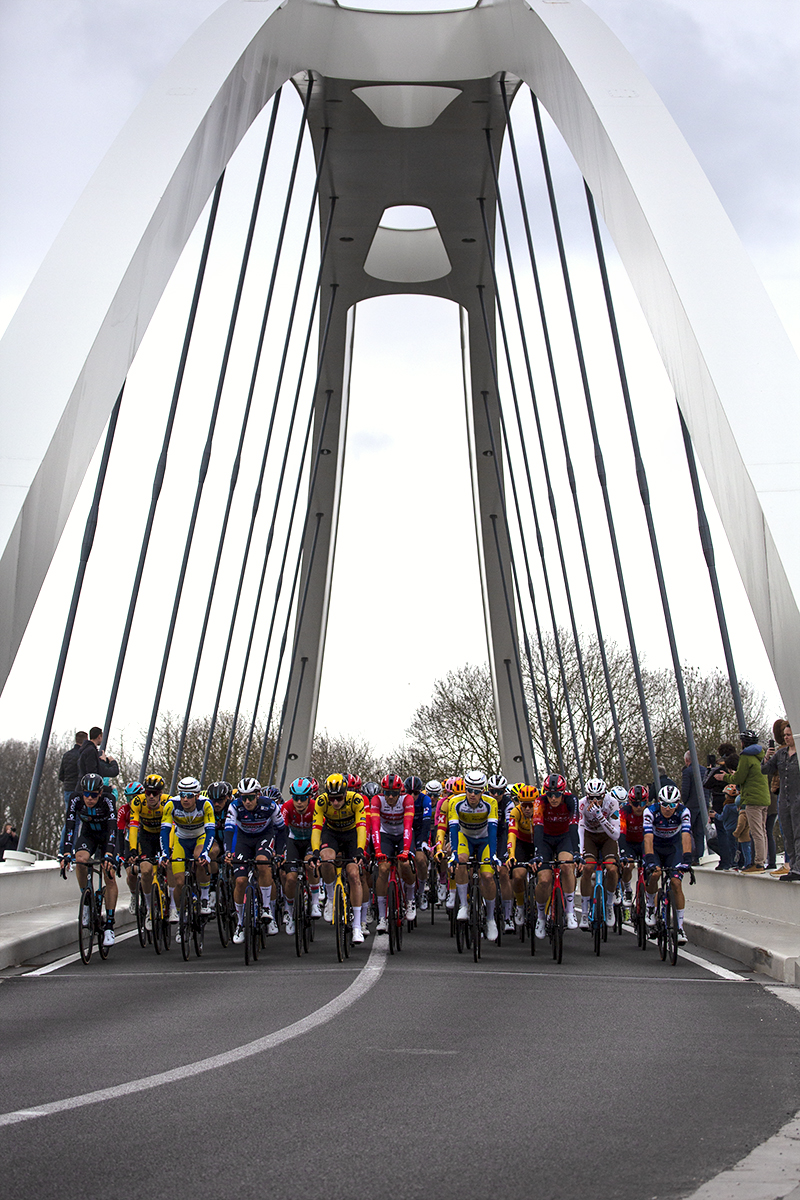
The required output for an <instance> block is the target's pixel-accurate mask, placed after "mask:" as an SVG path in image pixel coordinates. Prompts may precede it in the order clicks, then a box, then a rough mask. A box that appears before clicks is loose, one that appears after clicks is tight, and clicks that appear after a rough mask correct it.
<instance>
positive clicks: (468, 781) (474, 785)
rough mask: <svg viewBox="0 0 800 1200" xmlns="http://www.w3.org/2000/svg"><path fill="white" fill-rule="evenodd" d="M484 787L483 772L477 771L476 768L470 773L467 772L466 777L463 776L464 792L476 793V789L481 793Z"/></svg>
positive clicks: (484, 777)
mask: <svg viewBox="0 0 800 1200" xmlns="http://www.w3.org/2000/svg"><path fill="white" fill-rule="evenodd" d="M485 787H486V776H485V774H484V773H483V771H480V770H478V768H477V767H474V768H473V769H472V770H471V771H467V773H466V775H465V776H464V788H465V790H466V791H470V790H471V791H473V792H474V791H477V790H478V788H480V790H481V791H483V789H484V788H485Z"/></svg>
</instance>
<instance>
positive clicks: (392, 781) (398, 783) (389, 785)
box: [381, 772, 403, 792]
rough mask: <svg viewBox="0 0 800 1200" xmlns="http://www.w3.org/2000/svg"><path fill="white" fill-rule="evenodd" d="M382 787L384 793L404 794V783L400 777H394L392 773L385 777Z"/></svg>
mask: <svg viewBox="0 0 800 1200" xmlns="http://www.w3.org/2000/svg"><path fill="white" fill-rule="evenodd" d="M381 787H382V788H383V790H384V792H402V790H403V781H402V779H401V778H400V776H399V775H393V774H391V772H390V773H389V774H388V775H384V777H383V779H382V780H381Z"/></svg>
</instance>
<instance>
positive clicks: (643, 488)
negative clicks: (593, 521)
mask: <svg viewBox="0 0 800 1200" xmlns="http://www.w3.org/2000/svg"><path fill="white" fill-rule="evenodd" d="M583 186H584V191H585V192H586V203H587V206H588V208H589V220H590V221H591V225H592V236H593V238H594V244H595V249H596V251H597V263H598V266H599V268H600V278H601V280H602V283H603V295H604V296H605V301H606V309H607V311H608V323H609V326H610V329H611V339H612V341H613V343H614V356H615V358H616V360H617V372H618V374H619V383H620V389H621V391H622V400H623V404H624V405H625V416H626V418H627V421H628V431H629V433H630V437H631V446H632V447H633V458H634V464H635V467H636V479H637V482H638V484H639V495H640V497H641V501H642V507H643V508H644V515H645V520H646V522H647V534H648V537H649V538H650V549H651V552H652V555H653V565H654V567H655V569H656V578H657V580H658V592H659V596H660V597H661V607H662V609H663V611H664V624H665V626H666V629H667V639H668V641H669V650H670V654H671V656H672V669H673V671H674V673H675V683H676V685H677V688H678V699H679V702H680V707H681V716H682V717H683V725H684V729H685V731H686V741H687V743H688V745H689V753H690V755H691V759H692V775H693V777H694V786H695V790H696V791H697V796H698V801H699V803H700V809H701V812H702V813H703V820H704V823H705V824H707V823H708V809H707V807H706V802H705V794H704V792H703V777H702V775H701V773H700V760H699V758H698V757H697V745H696V743H695V739H694V729H693V728H692V718H691V714H690V713H689V702H688V700H687V698H686V686H685V683H684V679H683V668H682V667H681V660H680V655H679V653H678V643H677V640H676V638H675V625H674V622H673V620H672V609H671V607H670V603H669V596H668V594H667V585H666V581H665V579H664V568H663V564H662V562H661V550H660V548H659V545H658V534H657V533H656V526H655V521H654V520H653V509H652V506H651V504H650V488H649V486H648V483H647V472H646V470H645V465H644V460H643V458H642V450H641V446H640V444H639V432H638V430H637V428H636V418H635V416H634V412H633V405H632V403H631V393H630V388H629V387H628V373H627V371H626V369H625V360H624V358H623V356H622V343H621V342H620V338H619V327H618V325H617V317H616V313H615V311H614V300H613V297H612V295H611V286H610V284H609V280H608V269H607V267H606V256H605V252H604V250H603V239H602V237H601V235H600V226H599V224H598V221H597V210H596V208H595V204H594V198H593V196H592V193H591V192H590V191H589V188H588V185H587V184H586V183H585V182H584V185H583ZM741 728H744V726H742V727H741ZM654 778H655V779H656V780H658V775H655V776H654Z"/></svg>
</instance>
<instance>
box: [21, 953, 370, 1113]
mask: <svg viewBox="0 0 800 1200" xmlns="http://www.w3.org/2000/svg"><path fill="white" fill-rule="evenodd" d="M387 949H388V945H387V942H386V941H385V940H380V941H379V940H377V939H376V940H375V942H374V943H373V946H372V950H371V951H370V956H369V958H368V959H367V961H366V963H365V964H364V966H363V968H362V969H361V971H360V972H359V974H358V976H357V977H356V978H355V979H354V980H353V982H352V983H351V984H350V986H349V987H347V988H345V990H344V991H343V992H341V993H340V994H339V995H338V996H336V997H335V998H334V999H333V1000H329V1001H328V1003H327V1004H323V1006H322V1007H321V1008H318V1009H316V1011H315V1012H312V1013H310V1014H309V1015H308V1016H307V1017H303V1018H302V1020H300V1021H294V1022H293V1023H292V1024H291V1025H286V1026H285V1027H284V1028H283V1029H278V1030H277V1031H276V1032H275V1033H270V1034H268V1035H267V1036H266V1037H262V1038H257V1039H256V1040H255V1041H254V1042H247V1043H246V1044H245V1045H244V1046H237V1047H235V1048H234V1049H233V1050H226V1051H225V1052H224V1053H223V1054H214V1055H212V1056H211V1057H210V1058H202V1059H200V1060H199V1061H198V1062H193V1063H187V1064H186V1065H185V1066H183V1067H174V1068H173V1069H172V1070H171V1071H160V1072H159V1073H158V1074H157V1075H146V1076H144V1078H142V1079H132V1080H130V1082H128V1083H121V1084H117V1085H116V1086H115V1087H107V1088H100V1089H99V1090H98V1091H96V1092H86V1093H84V1094H83V1095H81V1096H70V1097H68V1098H67V1099H66V1100H55V1101H54V1102H53V1103H51V1104H38V1105H35V1106H33V1107H30V1108H20V1109H17V1110H16V1111H15V1112H8V1113H2V1114H0V1127H2V1126H4V1125H18V1124H20V1123H21V1122H23V1121H33V1120H36V1119H37V1118H38V1117H49V1116H53V1115H54V1114H55V1113H61V1112H66V1111H68V1110H70V1109H75V1108H85V1107H86V1106H87V1105H90V1104H102V1103H103V1102H104V1101H106V1100H117V1099H119V1098H120V1097H121V1096H131V1095H133V1094H134V1093H136V1092H144V1091H148V1090H149V1089H150V1088H156V1087H163V1086H164V1085H165V1084H168V1083H178V1082H180V1081H181V1080H183V1079H190V1078H192V1077H193V1076H195V1075H202V1074H204V1073H205V1072H206V1071H215V1070H216V1069H217V1068H218V1067H229V1066H230V1065H231V1063H236V1062H241V1060H242V1059H244V1058H252V1057H253V1055H255V1054H263V1053H264V1052H265V1051H266V1050H272V1049H274V1048H275V1046H280V1045H281V1044H282V1043H283V1042H288V1041H290V1040H291V1039H292V1038H296V1037H300V1036H301V1035H302V1034H304V1033H310V1032H311V1030H312V1029H316V1028H317V1027H318V1026H319V1025H324V1024H325V1023H326V1022H328V1021H332V1020H333V1019H334V1017H338V1016H339V1014H340V1013H342V1012H344V1010H345V1009H346V1008H349V1007H350V1005H351V1004H355V1002H356V1000H360V999H361V997H362V996H363V995H365V994H366V993H367V992H368V991H369V990H370V988H372V987H374V985H375V984H376V983H377V982H378V980H379V979H380V977H381V975H382V974H383V969H384V967H385V966H386V952H387Z"/></svg>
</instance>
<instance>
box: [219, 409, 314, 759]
mask: <svg viewBox="0 0 800 1200" xmlns="http://www.w3.org/2000/svg"><path fill="white" fill-rule="evenodd" d="M332 395H333V389H332V388H328V389H327V390H326V393H325V396H326V400H325V408H324V410H323V413H322V421H321V423H320V428H319V439H318V443H317V451H316V454H315V456H314V463H313V466H312V469H311V477H310V480H309V484H308V492H309V495H311V493H312V492H313V491H314V486H315V484H316V482H317V471H318V469H319V460H320V455H321V453H322V439H323V437H324V435H325V426H326V425H327V423H328V410H329V409H330V403H331V396H332ZM315 412H316V404H314V403H312V405H311V410H310V412H309V414H308V422H307V425H306V438H305V442H304V444H303V452H302V456H301V457H302V459H303V460H305V456H306V452H307V448H308V442H309V438H310V436H311V426H312V423H313V420H314V416H315ZM302 479H303V475H302V471H301V472H299V473H298V476H297V484H296V486H295V490H294V496H293V497H292V511H291V513H290V514H289V523H288V527H287V530H286V539H285V541H284V545H283V555H282V557H281V566H280V571H279V572H278V581H277V583H276V585H275V600H274V602H273V605H272V615H271V617H270V622H269V631H268V633H267V640H266V643H265V647H264V655H263V660H262V663H261V673H260V675H259V677H258V690H257V692H256V699H255V703H254V704H253V711H252V713H251V716H250V730H249V732H248V735H247V745H246V746H245V752H244V762H243V764H242V775H246V774H247V763H248V760H249V758H250V750H251V748H252V745H253V733H254V730H255V724H256V717H257V715H258V705H259V703H260V700H261V689H262V687H263V685H264V674H265V672H266V669H267V659H268V657H269V651H270V647H271V645H272V634H273V631H274V628H275V619H276V617H277V614H278V602H279V600H280V598H281V593H282V591H283V579H284V574H285V571H286V560H287V558H288V557H289V545H290V543H291V538H292V531H293V529H294V520H295V513H296V510H297V501H298V497H299V495H300V485H301V483H302ZM310 515H311V509H310V508H309V506H308V505H306V515H305V520H304V522H303V528H302V532H301V534H300V541H299V548H298V552H297V565H296V567H295V576H294V581H293V583H292V590H291V593H290V597H289V607H290V608H291V606H292V603H293V601H294V593H295V589H296V587H297V577H298V575H299V572H300V564H301V562H302V555H303V543H304V541H305V536H306V532H307V530H308V520H309V517H310ZM270 720H271V717H270ZM268 727H269V722H268V726H267V732H268ZM259 770H260V768H259Z"/></svg>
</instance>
